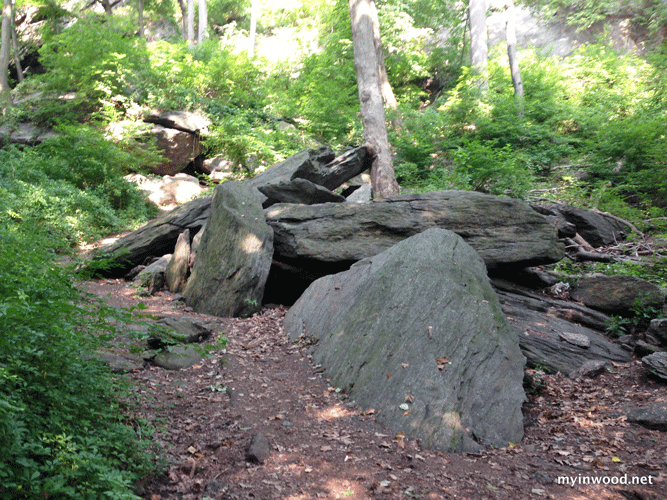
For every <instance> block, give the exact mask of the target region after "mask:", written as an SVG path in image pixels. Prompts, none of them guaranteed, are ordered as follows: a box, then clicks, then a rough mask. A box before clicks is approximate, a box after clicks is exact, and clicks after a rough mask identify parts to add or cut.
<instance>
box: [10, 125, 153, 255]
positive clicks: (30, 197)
mask: <svg viewBox="0 0 667 500" xmlns="http://www.w3.org/2000/svg"><path fill="white" fill-rule="evenodd" d="M140 165H141V163H140V159H138V158H137V156H136V155H133V154H131V153H129V152H126V151H123V149H121V148H120V147H119V146H118V145H115V144H113V143H111V142H109V141H107V140H105V139H104V138H103V136H102V135H101V134H100V133H98V132H96V131H95V130H94V129H92V128H89V127H81V126H79V127H63V128H61V129H60V130H59V134H58V135H57V136H56V137H54V138H52V139H50V140H48V141H46V142H44V143H43V144H42V145H40V146H37V147H34V148H31V149H28V150H24V151H22V150H19V149H18V148H15V147H12V148H5V149H2V150H0V223H2V224H10V225H12V224H15V225H18V226H22V227H28V226H30V227H34V228H39V227H41V228H42V229H44V230H45V231H46V230H48V232H50V233H51V235H52V237H56V236H57V237H58V238H59V239H60V241H61V243H60V244H61V246H71V245H74V244H76V243H79V242H82V241H89V240H91V239H94V238H99V237H101V236H103V235H105V234H108V233H109V232H112V231H121V230H123V229H124V228H125V227H126V226H127V225H128V224H131V223H136V222H137V221H140V220H145V219H146V218H147V217H149V216H152V215H154V214H155V207H154V206H153V205H152V204H151V203H149V202H147V201H146V200H145V198H144V195H143V194H142V193H141V192H140V191H139V190H138V189H137V187H136V186H135V185H134V184H131V183H129V182H127V181H126V180H125V179H123V175H124V174H125V173H126V168H129V167H130V166H134V167H137V166H140Z"/></svg>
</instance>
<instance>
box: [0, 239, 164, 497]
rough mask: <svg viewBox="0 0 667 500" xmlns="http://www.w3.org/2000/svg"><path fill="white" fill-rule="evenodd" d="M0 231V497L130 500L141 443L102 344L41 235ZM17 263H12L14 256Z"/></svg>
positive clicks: (142, 458) (146, 464) (142, 466)
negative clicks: (126, 417) (102, 357)
mask: <svg viewBox="0 0 667 500" xmlns="http://www.w3.org/2000/svg"><path fill="white" fill-rule="evenodd" d="M32 229H37V234H32V233H29V232H24V231H21V230H20V228H15V227H14V228H12V227H6V226H2V227H0V241H1V242H2V244H1V245H0V258H1V259H2V262H11V263H12V265H11V266H9V265H8V266H3V268H2V269H1V270H0V497H2V498H14V499H17V500H20V499H33V498H63V499H66V498H71V499H81V498H114V499H128V500H129V499H136V498H137V497H136V496H135V495H133V494H132V492H131V486H132V482H133V481H135V480H136V479H137V478H138V477H140V476H141V475H142V474H143V473H145V472H147V471H148V470H149V469H151V468H152V463H153V462H152V460H151V457H150V455H146V454H145V449H146V447H147V444H148V443H144V442H141V440H140V439H138V438H137V435H136V433H135V432H134V430H133V429H132V428H131V427H128V426H126V425H124V423H123V422H122V410H121V407H120V406H119V400H118V396H119V386H118V384H117V383H115V382H114V381H113V379H112V378H111V376H110V373H109V371H108V369H107V368H105V367H103V366H102V365H101V363H99V362H97V361H96V360H95V359H94V358H92V357H91V352H92V351H93V350H94V349H96V348H97V347H98V346H99V343H100V341H101V340H102V339H103V335H100V334H101V333H103V331H95V325H96V324H97V322H96V321H95V311H94V309H90V308H87V307H83V306H82V305H81V304H82V303H81V302H80V295H79V292H78V291H77V289H76V288H75V287H74V284H73V281H72V279H71V276H70V275H69V273H68V271H67V270H66V269H64V268H63V267H62V266H59V265H57V264H56V263H55V262H54V253H53V251H52V249H51V248H50V245H49V239H48V233H47V232H42V231H39V228H31V230H32ZM17 256H20V257H17Z"/></svg>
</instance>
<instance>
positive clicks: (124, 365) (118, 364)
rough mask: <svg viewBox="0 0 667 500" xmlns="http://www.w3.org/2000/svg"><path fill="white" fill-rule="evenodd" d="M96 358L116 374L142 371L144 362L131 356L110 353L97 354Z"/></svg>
mask: <svg viewBox="0 0 667 500" xmlns="http://www.w3.org/2000/svg"><path fill="white" fill-rule="evenodd" d="M96 356H97V357H98V358H99V359H100V360H101V361H102V362H103V363H105V364H107V365H108V366H109V368H111V371H113V372H116V373H127V372H131V371H133V370H143V368H144V366H145V365H146V362H145V361H144V360H143V358H141V357H140V356H133V355H132V354H126V353H123V354H115V353H111V352H99V353H97V354H96Z"/></svg>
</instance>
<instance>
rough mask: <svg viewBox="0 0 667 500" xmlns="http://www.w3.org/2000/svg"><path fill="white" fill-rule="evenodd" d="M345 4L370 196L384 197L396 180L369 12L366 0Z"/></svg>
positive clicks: (393, 191) (394, 191)
mask: <svg viewBox="0 0 667 500" xmlns="http://www.w3.org/2000/svg"><path fill="white" fill-rule="evenodd" d="M349 4H350V21H351V24H352V45H353V47H354V66H355V69H356V70H357V86H358V87H359V103H360V106H361V122H362V124H363V126H364V140H365V142H366V146H367V147H368V148H369V149H370V150H371V152H372V154H373V163H372V165H371V184H372V186H373V196H374V197H375V198H386V197H388V196H392V195H394V194H397V193H398V183H397V182H396V177H395V175H394V167H393V165H392V161H391V150H390V148H389V140H388V139H387V124H386V121H385V114H384V105H383V102H382V93H381V89H380V71H379V65H378V60H377V52H376V49H375V43H374V41H373V40H374V37H373V12H372V7H371V4H370V0H349Z"/></svg>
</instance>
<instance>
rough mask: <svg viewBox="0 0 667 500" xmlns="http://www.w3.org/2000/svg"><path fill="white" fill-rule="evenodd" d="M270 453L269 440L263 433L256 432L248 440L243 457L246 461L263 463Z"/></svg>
mask: <svg viewBox="0 0 667 500" xmlns="http://www.w3.org/2000/svg"><path fill="white" fill-rule="evenodd" d="M270 454H271V450H270V448H269V440H268V439H266V436H264V434H262V433H260V432H258V433H257V434H255V435H254V436H253V437H252V439H251V441H250V446H249V447H248V450H247V451H246V455H245V459H246V461H248V462H253V463H259V464H263V463H264V462H266V460H267V459H268V458H269V455H270Z"/></svg>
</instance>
